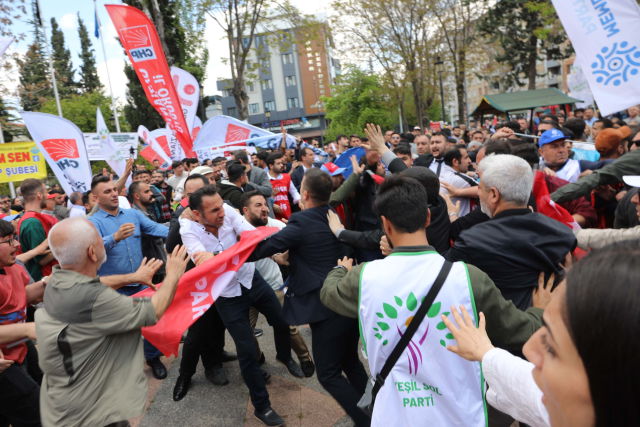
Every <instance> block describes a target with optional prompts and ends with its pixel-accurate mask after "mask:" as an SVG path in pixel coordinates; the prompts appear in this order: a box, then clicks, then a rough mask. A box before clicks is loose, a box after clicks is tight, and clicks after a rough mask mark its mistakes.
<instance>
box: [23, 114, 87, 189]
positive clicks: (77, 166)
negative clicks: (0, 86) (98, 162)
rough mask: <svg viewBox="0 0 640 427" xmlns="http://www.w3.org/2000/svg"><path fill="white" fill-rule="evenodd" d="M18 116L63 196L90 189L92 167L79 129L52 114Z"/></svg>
mask: <svg viewBox="0 0 640 427" xmlns="http://www.w3.org/2000/svg"><path fill="white" fill-rule="evenodd" d="M20 115H21V116H22V120H24V123H25V125H27V129H28V130H29V133H30V134H31V137H32V138H33V140H34V142H35V143H36V145H37V146H38V148H39V149H40V151H42V153H43V154H44V157H45V159H46V160H47V163H48V164H49V167H50V168H51V170H53V173H55V175H56V178H58V181H59V182H60V185H61V186H62V188H63V189H64V191H65V193H67V194H68V195H69V194H71V193H73V192H74V191H79V192H81V193H84V192H85V191H87V190H90V189H91V165H90V164H89V159H88V158H87V150H86V148H85V146H84V136H83V135H82V132H81V131H80V129H78V127H77V126H76V125H74V124H73V123H71V122H70V121H69V120H67V119H63V118H62V117H58V116H54V115H52V114H46V113H30V112H25V111H22V112H20Z"/></svg>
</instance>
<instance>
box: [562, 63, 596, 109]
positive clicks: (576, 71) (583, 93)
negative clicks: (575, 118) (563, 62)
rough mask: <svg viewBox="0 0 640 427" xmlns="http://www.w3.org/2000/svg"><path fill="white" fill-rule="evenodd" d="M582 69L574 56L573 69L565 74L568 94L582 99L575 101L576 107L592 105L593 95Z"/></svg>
mask: <svg viewBox="0 0 640 427" xmlns="http://www.w3.org/2000/svg"><path fill="white" fill-rule="evenodd" d="M583 70H584V69H583V68H582V63H581V62H580V60H579V58H578V57H577V56H576V59H575V61H574V62H573V70H572V71H571V74H569V75H568V76H567V87H568V88H569V96H571V97H573V98H576V99H581V100H583V101H584V102H576V107H578V108H587V107H589V106H592V105H593V95H591V90H589V83H588V82H587V79H586V78H585V76H584V71H583Z"/></svg>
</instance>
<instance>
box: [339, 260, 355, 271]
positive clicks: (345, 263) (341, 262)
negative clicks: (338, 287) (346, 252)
mask: <svg viewBox="0 0 640 427" xmlns="http://www.w3.org/2000/svg"><path fill="white" fill-rule="evenodd" d="M338 265H340V266H342V267H344V268H346V269H347V271H351V267H353V259H351V258H348V257H344V258H342V259H339V260H338Z"/></svg>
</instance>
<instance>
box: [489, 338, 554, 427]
mask: <svg viewBox="0 0 640 427" xmlns="http://www.w3.org/2000/svg"><path fill="white" fill-rule="evenodd" d="M533 368H534V365H533V363H530V362H527V361H526V360H523V359H520V358H519V357H517V356H514V355H512V354H511V353H509V352H507V351H505V350H501V349H499V348H494V349H491V350H489V351H488V352H487V353H486V354H485V355H484V357H483V358H482V373H483V374H484V378H485V380H486V381H487V384H488V385H489V390H488V391H487V394H486V398H487V403H489V404H490V405H491V406H493V407H494V408H496V409H497V410H499V411H500V412H504V413H505V414H507V415H510V416H512V417H513V418H515V419H516V420H518V421H521V422H523V423H525V424H528V425H530V426H532V427H548V426H550V425H551V424H550V423H549V413H548V412H547V408H545V406H544V405H543V403H542V391H541V390H540V389H539V388H538V386H537V385H536V383H535V381H534V380H533V375H531V371H532V370H533Z"/></svg>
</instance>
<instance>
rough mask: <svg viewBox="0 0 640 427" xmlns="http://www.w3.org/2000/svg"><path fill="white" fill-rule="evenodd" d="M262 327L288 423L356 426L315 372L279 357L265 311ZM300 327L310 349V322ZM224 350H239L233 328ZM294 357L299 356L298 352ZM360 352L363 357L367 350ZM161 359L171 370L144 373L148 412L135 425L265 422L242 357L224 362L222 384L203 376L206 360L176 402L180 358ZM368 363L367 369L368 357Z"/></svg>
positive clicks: (274, 401) (268, 366) (274, 390)
mask: <svg viewBox="0 0 640 427" xmlns="http://www.w3.org/2000/svg"><path fill="white" fill-rule="evenodd" d="M257 327H258V328H260V329H262V330H263V331H264V335H262V336H261V337H259V338H258V340H259V341H260V347H261V348H262V350H263V351H264V353H265V356H266V363H265V364H264V365H263V366H262V368H263V369H264V370H265V371H267V372H269V373H270V374H271V381H270V383H269V384H267V389H268V390H269V398H270V400H271V405H272V407H273V409H274V410H275V411H276V412H278V414H280V416H282V418H284V419H285V421H286V425H287V426H288V427H298V426H300V427H303V426H313V427H331V426H339V427H348V426H349V427H350V426H353V425H354V423H353V421H351V418H349V417H348V416H347V415H346V414H345V412H344V410H343V409H342V408H341V407H340V406H339V405H338V403H337V402H336V401H335V400H333V398H332V397H330V396H329V395H328V393H327V392H326V391H325V390H324V389H323V388H322V386H321V385H320V383H318V380H317V377H316V375H315V374H314V375H313V376H312V377H311V378H302V379H299V378H295V377H293V376H291V375H290V374H289V373H288V371H287V370H286V369H285V368H284V367H283V366H282V365H280V364H279V363H277V362H276V361H275V355H276V353H275V345H274V341H273V330H272V329H271V327H270V326H269V325H268V324H267V322H266V320H265V319H264V317H263V316H262V315H261V316H260V318H259V319H258V326H257ZM299 329H300V333H301V334H302V335H303V336H304V339H305V340H306V342H307V345H308V346H309V348H311V330H310V329H309V328H308V327H300V328H299ZM225 350H227V351H231V352H235V346H234V343H233V339H231V337H230V336H229V334H228V333H227V338H226V346H225ZM293 357H294V360H296V361H297V359H296V357H295V354H293ZM360 357H361V358H362V355H360ZM162 359H163V362H164V363H165V365H166V366H167V369H168V371H169V375H168V376H167V378H166V379H165V380H164V381H160V380H156V379H155V378H153V377H152V376H151V370H150V368H149V367H148V366H146V365H145V373H146V374H147V377H148V378H149V393H148V398H147V411H146V412H145V414H144V415H143V416H142V417H139V418H137V419H133V420H130V421H131V424H132V426H133V427H138V426H140V427H164V426H190V427H191V426H193V427H195V426H216V427H217V426H225V427H226V426H229V427H243V426H246V427H254V426H255V427H258V426H262V425H264V424H262V423H261V422H259V421H258V420H256V419H255V418H254V416H253V410H254V408H253V405H252V404H251V401H250V400H249V391H248V389H247V387H246V386H245V385H244V382H243V381H242V376H241V375H240V367H239V365H238V362H237V361H236V362H231V363H226V364H225V365H224V371H225V373H226V374H227V377H228V378H229V384H228V385H226V386H223V387H219V386H215V385H213V384H211V383H210V382H209V381H208V380H207V379H206V378H205V376H204V368H203V367H202V364H199V365H198V370H197V372H196V374H195V375H194V376H193V379H192V382H191V388H190V389H189V394H187V396H186V397H185V398H184V399H182V400H181V401H180V402H174V401H173V399H172V394H173V386H174V385H175V382H176V379H177V378H178V368H179V366H180V359H179V358H178V359H175V358H174V357H171V358H169V359H165V358H162ZM363 363H364V364H365V367H366V368H367V370H368V366H367V364H366V361H365V360H364V359H363Z"/></svg>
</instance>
